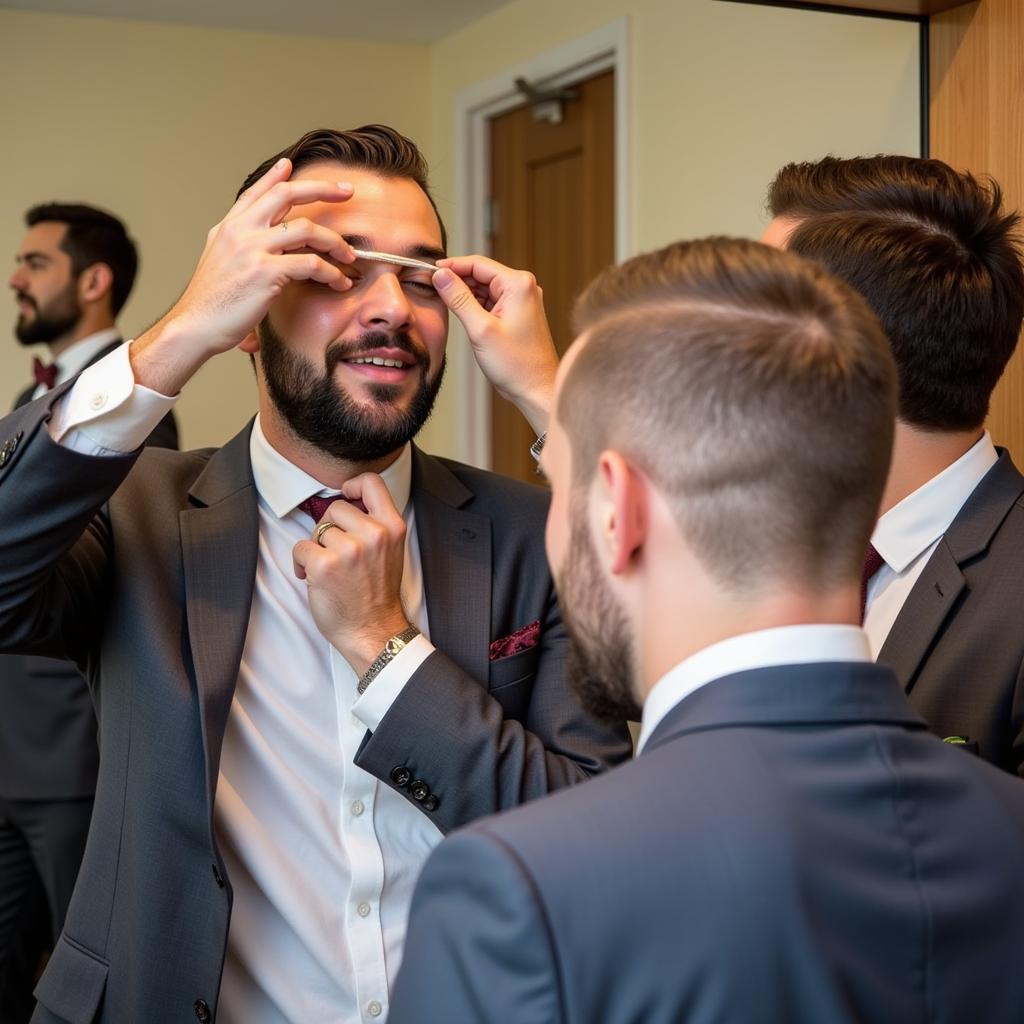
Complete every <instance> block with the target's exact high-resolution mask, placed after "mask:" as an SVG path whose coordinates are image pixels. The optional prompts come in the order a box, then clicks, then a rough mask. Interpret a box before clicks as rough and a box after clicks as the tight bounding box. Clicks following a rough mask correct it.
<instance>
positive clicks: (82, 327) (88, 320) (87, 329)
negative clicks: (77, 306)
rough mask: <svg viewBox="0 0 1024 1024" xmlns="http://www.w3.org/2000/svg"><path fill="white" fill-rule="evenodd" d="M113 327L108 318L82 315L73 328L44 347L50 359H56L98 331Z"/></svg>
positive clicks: (112, 322) (110, 319) (111, 320)
mask: <svg viewBox="0 0 1024 1024" xmlns="http://www.w3.org/2000/svg"><path fill="white" fill-rule="evenodd" d="M113 326H114V321H113V319H112V318H111V317H109V316H98V315H97V316H88V315H83V316H82V318H81V319H80V320H79V321H78V323H76V324H75V326H74V327H73V328H72V329H71V330H70V331H68V332H67V334H62V335H61V336H60V337H59V338H56V339H55V340H54V341H50V342H47V345H46V347H47V348H48V349H49V350H50V358H51V359H56V358H57V357H58V356H59V355H60V354H61V353H62V352H66V351H67V350H68V349H69V348H71V346H72V345H77V344H78V343H79V342H80V341H83V340H84V339H85V338H91V337H92V336H93V335H94V334H99V332H100V331H106V330H109V329H110V328H111V327H113Z"/></svg>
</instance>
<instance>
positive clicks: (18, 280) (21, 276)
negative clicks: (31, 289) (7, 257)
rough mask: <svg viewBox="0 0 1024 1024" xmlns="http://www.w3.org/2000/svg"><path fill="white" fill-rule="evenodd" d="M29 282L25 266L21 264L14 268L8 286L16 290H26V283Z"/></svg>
mask: <svg viewBox="0 0 1024 1024" xmlns="http://www.w3.org/2000/svg"><path fill="white" fill-rule="evenodd" d="M26 284H27V280H26V275H25V268H24V267H23V266H21V264H19V265H18V266H16V267H15V268H14V272H13V273H12V274H11V276H10V277H9V278H8V279H7V286H8V287H9V288H11V289H13V290H14V291H16V292H18V291H24V290H25V285H26Z"/></svg>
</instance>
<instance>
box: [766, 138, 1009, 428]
mask: <svg viewBox="0 0 1024 1024" xmlns="http://www.w3.org/2000/svg"><path fill="white" fill-rule="evenodd" d="M769 206H770V208H771V211H772V212H773V213H774V214H775V215H776V216H784V217H792V218H793V219H794V220H795V221H796V222H797V225H796V227H795V228H794V230H793V233H792V234H791V235H790V237H789V241H788V243H787V246H788V248H790V249H792V250H793V251H794V252H798V253H800V254H802V255H804V256H808V257H811V258H813V259H817V260H819V261H821V262H822V263H824V264H825V266H826V267H828V268H829V269H830V270H831V271H832V272H833V273H835V274H838V275H839V276H840V277H841V278H843V280H845V281H848V282H849V283H850V284H852V285H853V286H854V287H855V288H856V289H857V290H858V291H859V292H860V293H861V294H862V295H863V296H864V297H865V298H866V299H867V300H868V304H869V305H870V306H871V308H872V309H873V310H874V311H875V313H876V315H877V316H878V318H879V320H880V321H881V323H882V327H883V329H884V330H885V332H886V334H887V335H888V337H889V341H890V342H891V344H892V348H893V354H894V356H895V358H896V366H897V368H898V370H899V376H900V404H899V414H900V418H901V419H902V420H904V422H906V423H909V424H912V425H915V426H918V427H922V428H925V429H932V430H969V429H974V428H976V427H980V426H981V425H982V424H983V423H984V422H985V418H986V416H987V415H988V407H989V400H990V399H991V396H992V391H993V389H994V388H995V386H996V384H997V383H998V381H999V378H1000V376H1001V375H1002V372H1003V370H1004V369H1005V367H1006V363H1007V362H1008V360H1009V358H1010V356H1011V355H1012V354H1013V351H1014V349H1015V348H1016V345H1017V340H1018V338H1019V336H1020V330H1021V321H1022V319H1024V269H1022V267H1021V251H1020V246H1019V241H1018V238H1017V235H1016V231H1017V228H1018V225H1019V221H1020V217H1019V215H1018V214H1017V213H1015V212H1007V211H1005V210H1004V209H1003V205H1002V192H1001V190H1000V188H999V186H998V185H997V184H996V183H995V182H994V181H979V180H978V179H976V178H974V177H972V176H971V175H970V174H961V173H958V172H957V171H954V170H953V169H952V168H951V167H949V166H948V165H946V164H944V163H942V162H941V161H940V160H924V159H919V158H916V157H901V156H878V157H862V158H858V159H854V160H839V159H837V158H835V157H827V158H826V159H824V160H820V161H818V162H817V163H813V164H812V163H804V164H789V165H788V166H787V167H784V168H783V169H782V170H781V171H780V172H779V174H778V176H777V177H776V179H775V181H774V182H773V183H772V187H771V190H770V192H769Z"/></svg>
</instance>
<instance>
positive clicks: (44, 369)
mask: <svg viewBox="0 0 1024 1024" xmlns="http://www.w3.org/2000/svg"><path fill="white" fill-rule="evenodd" d="M32 374H33V376H34V377H35V378H36V383H37V384H45V385H46V390H47V391H49V390H50V388H52V387H53V385H54V384H56V383H57V364H56V363H49V364H46V363H43V362H40V360H39V359H38V357H35V356H33V358H32Z"/></svg>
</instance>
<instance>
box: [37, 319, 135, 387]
mask: <svg viewBox="0 0 1024 1024" xmlns="http://www.w3.org/2000/svg"><path fill="white" fill-rule="evenodd" d="M120 337H121V335H120V333H119V332H118V330H117V328H116V327H107V328H106V329H104V330H102V331H97V332H96V333H95V334H90V335H89V336H88V337H86V338H79V340H78V341H76V342H75V343H74V344H73V345H69V346H68V347H67V348H66V349H64V351H63V352H61V354H60V355H59V356H57V358H56V359H54V360H53V364H54V366H56V367H57V376H56V378H55V380H54V382H53V386H54V387H57V386H58V385H59V384H63V383H64V382H65V381H66V380H71V378H72V377H74V375H75V374H76V373H78V371H79V370H81V369H82V367H83V366H85V364H86V363H88V362H89V360H90V359H92V358H93V357H94V356H95V355H96V353H97V352H102V351H103V349H105V348H106V347H107V345H109V344H110V343H111V342H114V341H117V339H118V338H120ZM48 390H49V389H48V388H47V387H46V385H45V384H37V385H36V389H35V391H33V392H32V397H33V398H39V397H40V396H41V395H45V394H46V392H47V391H48Z"/></svg>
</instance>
